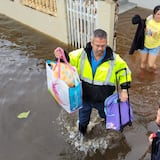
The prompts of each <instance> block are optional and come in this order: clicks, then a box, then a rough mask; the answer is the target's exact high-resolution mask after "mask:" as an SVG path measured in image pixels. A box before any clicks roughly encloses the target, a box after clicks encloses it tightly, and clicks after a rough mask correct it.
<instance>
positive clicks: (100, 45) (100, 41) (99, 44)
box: [91, 37, 107, 56]
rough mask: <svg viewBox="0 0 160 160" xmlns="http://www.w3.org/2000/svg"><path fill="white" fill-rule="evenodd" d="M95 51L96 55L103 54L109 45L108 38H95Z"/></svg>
mask: <svg viewBox="0 0 160 160" xmlns="http://www.w3.org/2000/svg"><path fill="white" fill-rule="evenodd" d="M91 45H92V48H93V52H94V55H95V56H102V55H103V53H104V50H105V48H106V46H107V40H106V39H105V38H98V37H96V38H93V40H92V42H91Z"/></svg>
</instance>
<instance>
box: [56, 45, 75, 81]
mask: <svg viewBox="0 0 160 160" xmlns="http://www.w3.org/2000/svg"><path fill="white" fill-rule="evenodd" d="M57 50H58V51H59V53H60V56H59V57H58V60H57V63H56V65H55V66H54V68H53V70H55V69H56V67H58V78H60V60H61V59H62V60H63V61H64V63H65V64H66V65H67V66H68V67H69V68H70V69H71V70H72V71H73V72H75V69H74V68H73V67H72V66H71V65H70V64H69V63H68V61H67V59H66V56H65V54H64V50H63V49H62V48H60V47H58V48H57Z"/></svg>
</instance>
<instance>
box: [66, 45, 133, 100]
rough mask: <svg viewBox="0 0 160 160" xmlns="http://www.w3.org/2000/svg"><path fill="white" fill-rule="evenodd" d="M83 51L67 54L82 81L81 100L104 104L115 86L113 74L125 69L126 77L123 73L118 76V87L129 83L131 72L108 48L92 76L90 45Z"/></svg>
mask: <svg viewBox="0 0 160 160" xmlns="http://www.w3.org/2000/svg"><path fill="white" fill-rule="evenodd" d="M88 45H89V46H88V47H86V48H85V49H78V50H75V51H73V52H70V53H69V60H70V64H71V65H73V66H75V67H76V68H77V71H78V74H79V76H80V79H81V81H82V88H83V98H84V99H85V100H87V101H95V102H104V100H105V98H106V97H108V96H109V95H111V94H113V92H114V91H115V86H116V77H115V72H116V71H118V70H119V69H122V68H127V77H126V74H125V71H122V72H120V73H119V74H118V80H119V83H120V85H121V84H123V83H126V82H130V81H131V72H130V70H129V68H128V66H127V64H126V62H125V61H124V60H122V58H121V57H120V56H119V55H118V54H115V53H113V52H112V50H111V48H110V47H107V48H106V57H104V59H103V60H102V63H101V64H100V65H99V66H98V67H97V70H96V73H95V75H94V76H93V73H92V67H91V50H92V47H91V45H90V44H88Z"/></svg>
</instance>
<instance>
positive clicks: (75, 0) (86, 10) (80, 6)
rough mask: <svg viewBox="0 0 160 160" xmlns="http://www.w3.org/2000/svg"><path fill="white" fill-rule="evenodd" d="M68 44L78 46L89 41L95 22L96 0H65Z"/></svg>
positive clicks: (82, 45)
mask: <svg viewBox="0 0 160 160" xmlns="http://www.w3.org/2000/svg"><path fill="white" fill-rule="evenodd" d="M66 5H67V16H68V17H67V18H68V38H69V44H70V45H72V46H74V47H77V48H80V47H84V46H85V45H86V43H87V42H89V41H90V39H91V35H92V33H93V31H94V29H95V28H96V24H97V16H96V15H97V1H96V0H66Z"/></svg>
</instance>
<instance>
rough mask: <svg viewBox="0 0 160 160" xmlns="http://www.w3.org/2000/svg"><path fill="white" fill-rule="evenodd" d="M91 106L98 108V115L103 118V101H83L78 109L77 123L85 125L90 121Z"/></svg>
mask: <svg viewBox="0 0 160 160" xmlns="http://www.w3.org/2000/svg"><path fill="white" fill-rule="evenodd" d="M92 108H95V109H97V110H98V113H99V116H100V117H101V118H104V119H105V117H106V116H105V112H104V104H103V103H91V102H86V101H83V107H82V108H81V109H80V110H79V124H80V125H82V126H87V125H88V124H89V121H90V115H91V112H92Z"/></svg>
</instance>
